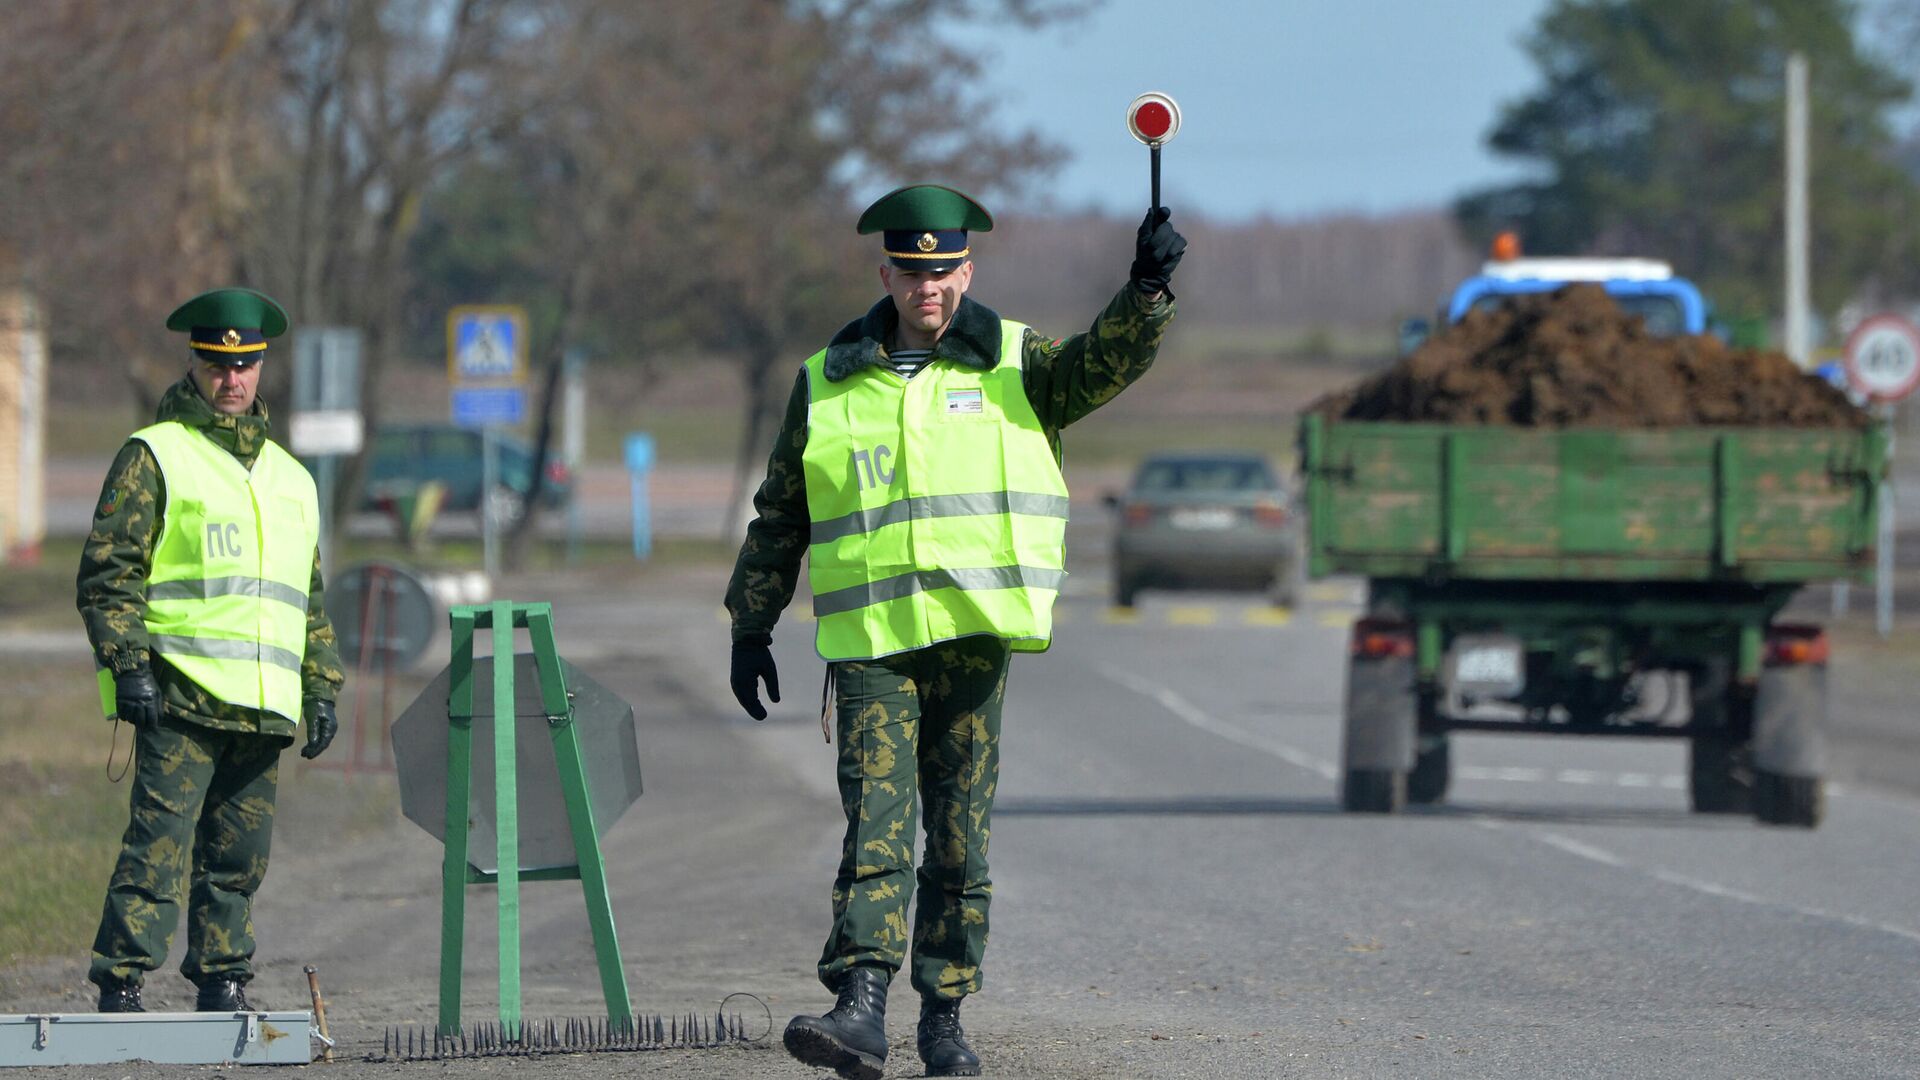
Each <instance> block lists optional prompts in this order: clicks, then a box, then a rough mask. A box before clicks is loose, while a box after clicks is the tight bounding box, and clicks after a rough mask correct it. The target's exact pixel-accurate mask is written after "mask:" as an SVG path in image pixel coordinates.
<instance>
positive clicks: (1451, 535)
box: [1301, 279, 1886, 827]
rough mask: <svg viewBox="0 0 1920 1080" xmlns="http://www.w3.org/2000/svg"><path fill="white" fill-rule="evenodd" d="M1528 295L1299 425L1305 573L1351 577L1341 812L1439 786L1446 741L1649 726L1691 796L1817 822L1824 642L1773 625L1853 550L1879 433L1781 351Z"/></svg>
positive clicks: (1487, 309)
mask: <svg viewBox="0 0 1920 1080" xmlns="http://www.w3.org/2000/svg"><path fill="white" fill-rule="evenodd" d="M1676 280H1677V279H1676ZM1533 284H1534V285H1535V286H1538V287H1537V288H1529V289H1516V290H1515V293H1517V295H1507V296H1504V297H1501V298H1499V299H1498V300H1497V301H1496V302H1493V303H1482V304H1478V305H1475V306H1472V307H1470V308H1468V309H1466V310H1464V311H1462V312H1460V313H1459V315H1458V321H1457V322H1454V323H1453V324H1451V325H1449V326H1447V327H1445V328H1443V329H1442V330H1441V332H1439V333H1438V334H1437V335H1435V336H1434V337H1433V338H1431V339H1430V340H1428V341H1427V342H1426V343H1425V344H1423V345H1422V346H1420V348H1418V349H1417V350H1415V351H1414V352H1413V353H1411V354H1410V355H1408V356H1406V357H1405V358H1403V359H1402V360H1401V361H1399V362H1398V363H1397V364H1396V365H1395V366H1394V367H1393V368H1391V369H1389V370H1387V371H1385V372H1383V373H1381V374H1379V375H1377V376H1374V377H1372V378H1369V379H1367V380H1365V381H1363V382H1361V383H1359V384H1358V385H1356V386H1354V387H1352V388H1350V389H1348V390H1346V391H1344V392H1342V393H1339V394H1336V395H1333V396H1331V397H1329V398H1326V399H1323V400H1321V401H1319V402H1317V403H1315V405H1314V406H1312V407H1311V408H1310V410H1309V412H1308V414H1307V415H1306V417H1305V418H1304V420H1303V422H1302V430H1301V443H1302V447H1301V449H1302V468H1303V472H1304V474H1305V487H1306V498H1307V506H1308V513H1309V520H1308V545H1307V546H1308V570H1309V573H1311V574H1313V575H1315V576H1322V575H1328V574H1359V575H1364V576H1365V577H1366V578H1367V579H1368V610H1367V613H1366V615H1365V617H1363V618H1362V619H1360V620H1359V621H1358V622H1357V623H1356V624H1355V625H1354V628H1353V632H1352V639H1351V648H1350V659H1349V663H1348V675H1347V678H1348V683H1347V698H1346V715H1345V738H1344V747H1343V752H1342V758H1343V761H1342V767H1343V770H1344V777H1343V783H1342V793H1341V799H1342V803H1343V804H1344V805H1345V807H1346V808H1347V809H1349V810H1357V811H1373V812H1387V813H1392V812H1395V811H1398V810H1400V809H1401V808H1403V807H1404V805H1405V804H1406V803H1407V802H1409V801H1411V802H1416V803H1421V802H1435V801H1438V800H1439V799H1441V798H1443V797H1444V795H1445V793H1446V790H1447V784H1448V775H1449V757H1450V754H1449V741H1448V740H1449V735H1450V734H1451V733H1453V732H1457V731H1480V732H1532V733H1549V734H1562V735H1609V736H1655V737H1666V738H1680V739H1685V740H1686V741H1687V743H1688V745H1689V747H1690V750H1691V757H1690V766H1689V784H1690V787H1689V793H1690V799H1691V803H1692V806H1693V809H1694V810H1696V811H1698V812H1701V813H1752V814H1754V815H1755V816H1757V817H1758V818H1759V819H1760V820H1761V821H1764V822H1769V823H1775V824H1785V825H1799V826H1809V827H1810V826H1813V825H1816V824H1818V822H1819V820H1820V817H1821V814H1822V810H1823V772H1824V768H1825V726H1826V657H1827V638H1826V635H1825V633H1824V631H1823V630H1821V628H1819V627H1817V626H1809V625H1801V624H1796V623H1789V622H1784V621H1782V620H1781V619H1780V617H1779V616H1780V613H1781V610H1782V609H1783V608H1784V607H1785V606H1786V604H1787V602H1788V600H1789V599H1790V598H1791V597H1792V596H1793V594H1794V592H1795V591H1796V590H1798V589H1799V588H1800V587H1801V586H1802V585H1804V584H1806V583H1808V582H1811V581H1817V580H1831V579H1835V578H1851V577H1858V576H1860V575H1862V574H1863V573H1865V571H1866V570H1867V568H1869V567H1870V566H1871V564H1872V546H1871V545H1872V543H1873V537H1874V507H1875V505H1876V501H1875V494H1876V489H1877V486H1878V485H1879V483H1880V482H1881V479H1882V473H1883V470H1884V463H1885V460H1886V454H1885V437H1884V434H1883V433H1882V432H1881V431H1880V430H1878V429H1877V428H1875V427H1874V426H1873V425H1872V424H1871V423H1870V422H1869V419H1868V417H1867V416H1866V414H1865V413H1863V412H1862V411H1861V410H1859V409H1857V408H1855V407H1854V406H1853V405H1852V404H1850V403H1849V402H1848V401H1847V400H1846V398H1845V397H1844V396H1843V395H1842V394H1841V393H1840V392H1839V391H1838V390H1836V389H1834V388H1833V387H1831V386H1829V385H1828V384H1826V383H1825V382H1823V381H1821V380H1819V379H1818V378H1815V377H1813V376H1809V375H1806V374H1804V373H1802V372H1801V371H1800V370H1799V369H1798V368H1797V367H1796V366H1795V365H1794V364H1793V363H1792V362H1791V361H1789V360H1788V359H1787V358H1786V357H1784V356H1781V355H1778V354H1774V353H1766V352H1759V351H1754V350H1740V349H1731V348H1728V347H1726V346H1725V345H1724V344H1722V343H1721V342H1720V341H1719V339H1717V338H1715V337H1712V336H1710V335H1706V334H1700V333H1685V332H1679V333H1671V334H1664V335H1663V334H1659V333H1655V332H1653V331H1652V330H1650V329H1649V327H1648V321H1647V320H1646V319H1643V318H1642V317H1641V316H1639V315H1634V314H1628V313H1627V312H1626V311H1624V310H1622V308H1621V306H1620V305H1618V304H1616V303H1615V299H1614V298H1613V297H1610V296H1609V294H1608V293H1609V289H1608V288H1607V286H1606V283H1594V284H1575V285H1564V286H1562V287H1559V288H1553V289H1551V291H1548V286H1547V285H1545V284H1542V283H1540V282H1534V283H1533ZM1689 288H1690V286H1689Z"/></svg>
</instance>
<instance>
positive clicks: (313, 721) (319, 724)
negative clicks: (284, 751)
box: [300, 698, 340, 761]
mask: <svg viewBox="0 0 1920 1080" xmlns="http://www.w3.org/2000/svg"><path fill="white" fill-rule="evenodd" d="M339 730H340V721H339V720H337V719H335V718H334V715H333V702H331V701H321V700H319V699H318V698H315V699H314V700H312V701H310V702H308V703H307V745H305V746H303V747H301V748H300V756H301V757H303V758H306V759H307V760H308V761H312V760H313V759H314V758H317V757H319V756H320V755H321V754H324V753H326V752H327V747H329V746H332V745H333V736H334V733H335V732H337V731H339Z"/></svg>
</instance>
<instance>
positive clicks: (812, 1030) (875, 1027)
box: [785, 967, 888, 1080]
mask: <svg viewBox="0 0 1920 1080" xmlns="http://www.w3.org/2000/svg"><path fill="white" fill-rule="evenodd" d="M887 978H888V973H887V972H886V971H885V970H883V969H881V968H876V967H857V968H854V969H852V970H851V971H849V972H847V975H846V978H844V979H843V980H841V982H840V999H839V1000H838V1001H836V1002H834V1004H833V1009H832V1010H831V1011H829V1012H828V1013H827V1015H825V1016H796V1017H794V1018H793V1022H792V1023H790V1024H788V1025H787V1034H786V1039H785V1041H786V1044H787V1053H789V1054H792V1055H793V1056H794V1057H796V1058H799V1059H800V1060H801V1061H803V1062H805V1063H807V1064H808V1065H817V1066H819V1067H821V1068H823V1069H832V1070H833V1071H834V1072H836V1073H838V1074H840V1076H841V1078H842V1080H880V1074H881V1072H882V1068H881V1067H882V1066H883V1065H885V1064H886V1060H887Z"/></svg>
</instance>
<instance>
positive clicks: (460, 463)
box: [362, 424, 573, 521]
mask: <svg viewBox="0 0 1920 1080" xmlns="http://www.w3.org/2000/svg"><path fill="white" fill-rule="evenodd" d="M481 446H482V440H481V437H480V432H479V431H478V430H477V429H474V428H464V427H456V426H454V425H452V424H392V425H386V426H382V427H381V428H380V431H379V433H378V434H376V435H375V436H374V439H373V450H372V455H373V456H372V460H371V461H370V462H369V463H368V465H367V484H366V495H365V497H364V498H363V499H362V505H363V506H364V507H365V508H366V509H368V510H380V509H385V508H387V507H388V506H390V505H391V504H392V503H393V501H394V500H396V499H398V498H405V497H408V496H411V495H412V494H413V493H414V492H415V491H417V490H419V488H420V485H422V484H424V483H426V482H427V481H429V480H438V481H439V482H440V483H441V484H442V485H443V486H444V487H445V488H446V496H445V501H444V502H442V503H441V509H442V510H458V511H467V512H473V511H477V510H479V509H480V489H481V487H482V485H483V481H484V475H485V469H486V464H485V462H484V461H483V460H482V458H481V453H482V449H481ZM494 448H495V450H494V453H495V458H494V468H495V474H494V491H493V500H494V507H493V508H494V515H495V519H496V520H498V521H516V520H518V519H519V517H520V515H521V514H522V513H524V512H525V510H526V505H527V495H528V494H529V493H530V492H531V491H532V490H533V450H532V449H531V448H530V447H528V446H527V444H526V443H523V442H521V441H520V440H519V439H516V438H514V437H512V436H510V435H499V434H496V435H495V436H494ZM572 490H573V477H572V475H571V474H570V473H569V472H568V470H567V467H566V466H565V465H563V464H561V463H560V461H559V460H557V459H552V460H549V461H548V462H547V482H546V485H545V487H544V489H543V490H542V492H541V496H540V505H542V506H545V507H549V508H551V507H558V506H564V505H566V502H567V499H568V497H569V496H570V495H571V494H572Z"/></svg>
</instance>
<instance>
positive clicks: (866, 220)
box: [855, 184, 993, 233]
mask: <svg viewBox="0 0 1920 1080" xmlns="http://www.w3.org/2000/svg"><path fill="white" fill-rule="evenodd" d="M855 228H856V229H858V230H859V231H860V232H862V233H874V232H884V231H886V230H888V229H902V230H913V231H915V232H920V231H939V230H944V229H965V230H968V231H971V232H991V231H992V230H993V216H992V215H991V214H989V213H987V211H986V210H985V209H984V208H983V207H981V205H980V204H979V203H977V202H974V201H973V200H972V199H970V198H968V197H967V196H965V195H963V194H961V193H960V192H958V191H955V190H954V189H952V188H950V187H942V186H940V185H939V184H909V185H908V186H906V187H903V188H895V189H894V190H892V191H889V192H887V193H886V194H885V195H882V196H880V197H879V198H878V199H875V200H874V202H873V205H872V206H869V207H867V211H866V213H864V214H861V215H860V223H859V224H858V225H856V226H855Z"/></svg>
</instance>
